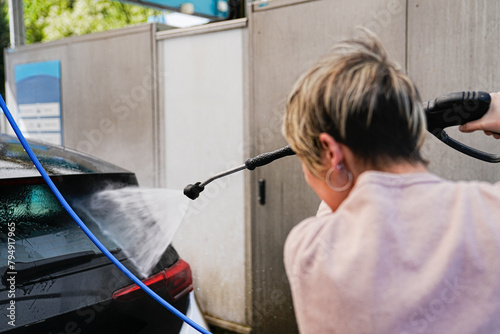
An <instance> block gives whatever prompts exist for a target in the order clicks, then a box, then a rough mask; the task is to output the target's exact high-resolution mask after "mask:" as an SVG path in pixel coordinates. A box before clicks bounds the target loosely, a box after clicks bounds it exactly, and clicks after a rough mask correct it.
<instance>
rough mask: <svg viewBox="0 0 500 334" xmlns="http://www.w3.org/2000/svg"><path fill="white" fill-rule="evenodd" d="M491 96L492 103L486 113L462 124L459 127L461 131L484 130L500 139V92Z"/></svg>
mask: <svg viewBox="0 0 500 334" xmlns="http://www.w3.org/2000/svg"><path fill="white" fill-rule="evenodd" d="M490 96H491V104H490V108H489V109H488V111H487V112H486V114H484V116H483V117H481V118H480V119H478V120H476V121H472V122H469V123H466V124H464V125H461V126H460V127H459V130H460V131H462V132H473V131H476V130H483V132H484V133H485V134H486V135H488V136H493V137H494V138H495V139H500V92H499V93H491V94H490Z"/></svg>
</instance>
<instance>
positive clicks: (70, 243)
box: [0, 178, 117, 262]
mask: <svg viewBox="0 0 500 334" xmlns="http://www.w3.org/2000/svg"><path fill="white" fill-rule="evenodd" d="M66 200H68V202H70V203H71V202H72V201H75V200H77V198H66ZM77 213H78V214H79V215H82V213H81V212H77ZM80 217H81V218H82V219H83V220H84V221H85V223H86V225H87V226H88V227H89V229H90V230H91V231H92V233H94V234H95V235H96V237H97V238H98V239H99V240H100V241H101V242H102V243H103V244H104V245H105V246H106V248H108V249H116V248H117V246H116V244H114V243H113V241H111V240H110V239H109V238H108V237H106V236H105V235H103V233H102V232H101V231H100V230H99V228H98V227H97V225H96V224H95V223H94V222H92V221H89V220H88V218H87V217H84V216H80ZM0 223H1V225H2V229H1V231H0V240H1V241H2V243H3V242H5V243H7V241H8V240H9V239H8V236H9V235H8V232H9V231H12V228H11V229H8V228H7V226H9V227H12V226H13V227H14V233H13V234H11V236H14V237H15V261H16V262H31V261H37V260H41V259H45V258H51V257H55V256H60V255H66V254H71V253H76V252H81V251H87V250H92V251H96V252H99V250H98V248H97V247H96V246H95V245H94V244H93V243H92V241H91V240H90V239H89V238H88V237H87V236H86V235H85V233H84V232H83V231H82V230H81V229H80V228H79V226H78V224H77V223H76V222H75V221H74V220H73V219H72V218H71V217H70V216H69V214H68V213H67V212H66V210H64V208H63V207H62V206H61V204H60V203H59V201H58V200H57V198H56V197H55V196H54V194H53V193H52V192H51V190H50V189H49V187H48V186H47V185H46V184H45V183H41V182H40V180H32V179H29V178H27V179H18V180H16V181H15V182H9V184H3V185H0ZM7 252H8V248H7V247H0V258H3V259H5V258H7V255H8V254H7Z"/></svg>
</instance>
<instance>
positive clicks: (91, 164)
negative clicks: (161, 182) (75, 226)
mask: <svg viewBox="0 0 500 334" xmlns="http://www.w3.org/2000/svg"><path fill="white" fill-rule="evenodd" d="M28 143H29V145H30V147H31V149H32V150H33V152H34V153H35V155H36V157H37V158H38V160H39V161H40V163H41V164H42V166H43V168H44V169H45V170H46V172H47V174H49V175H51V176H55V175H72V174H91V173H131V172H130V171H128V170H126V169H123V168H121V167H118V166H116V165H113V164H111V163H109V162H106V161H104V160H101V159H99V158H96V157H93V156H90V155H87V154H84V153H81V152H77V151H75V150H72V149H69V148H66V147H62V146H57V145H52V144H47V143H43V142H37V141H34V140H29V141H28ZM33 176H40V174H39V172H38V170H37V169H36V168H35V166H34V164H33V162H32V161H31V159H30V158H29V156H28V154H27V153H26V152H25V150H24V148H23V147H22V145H21V143H20V142H19V140H18V139H17V138H16V137H14V136H10V135H6V134H0V179H5V178H19V177H33Z"/></svg>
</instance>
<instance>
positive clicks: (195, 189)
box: [184, 145, 295, 200]
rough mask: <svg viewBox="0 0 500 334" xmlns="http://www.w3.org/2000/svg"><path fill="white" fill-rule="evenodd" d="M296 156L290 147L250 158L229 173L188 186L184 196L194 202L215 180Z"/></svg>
mask: <svg viewBox="0 0 500 334" xmlns="http://www.w3.org/2000/svg"><path fill="white" fill-rule="evenodd" d="M294 154H295V152H294V151H293V150H292V149H291V148H290V146H288V145H287V146H285V147H282V148H280V149H278V150H275V151H272V152H267V153H262V154H259V155H258V156H256V157H253V158H250V159H248V160H247V161H245V164H243V165H241V166H238V167H235V168H233V169H230V170H228V171H225V172H222V173H220V174H217V175H214V176H212V177H211V178H209V179H208V180H206V181H204V182H196V183H195V184H188V185H187V186H186V187H185V188H184V195H186V196H187V197H189V198H190V199H193V200H194V199H196V198H198V196H199V195H200V193H201V192H202V191H203V190H204V189H205V186H206V185H207V184H209V183H210V182H212V181H214V180H217V179H219V178H221V177H223V176H226V175H230V174H233V173H236V172H239V171H240V170H244V169H248V170H254V169H255V168H257V167H260V166H264V165H267V164H268V163H271V162H273V161H274V160H276V159H279V158H283V157H286V156H289V155H294Z"/></svg>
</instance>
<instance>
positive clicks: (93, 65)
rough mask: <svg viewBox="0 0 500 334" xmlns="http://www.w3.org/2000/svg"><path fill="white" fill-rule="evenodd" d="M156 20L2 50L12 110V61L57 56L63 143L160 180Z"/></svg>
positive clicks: (149, 181) (148, 181)
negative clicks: (154, 21)
mask: <svg viewBox="0 0 500 334" xmlns="http://www.w3.org/2000/svg"><path fill="white" fill-rule="evenodd" d="M155 32H156V27H155V25H151V24H147V25H140V26H135V27H130V28H125V29H120V30H116V31H110V32H105V33H98V34H92V35H86V36H80V37H74V38H68V39H64V40H60V41H56V42H50V43H43V44H34V45H28V46H23V47H19V48H16V49H15V50H14V51H10V52H7V53H6V58H5V62H6V67H5V68H6V70H7V71H6V81H7V87H6V88H7V89H6V90H7V100H8V101H7V102H8V104H9V107H10V109H13V110H15V109H16V108H15V105H16V86H15V82H14V66H15V65H17V64H22V63H31V62H40V61H47V60H60V62H61V87H62V88H61V100H62V120H63V142H64V145H65V146H67V147H70V148H73V149H77V150H79V151H82V152H85V153H89V154H91V155H94V156H96V157H99V158H103V159H105V160H107V161H109V162H112V163H115V164H116V165H119V166H121V167H123V168H126V169H129V170H131V171H133V172H135V173H136V174H137V176H138V179H139V182H140V184H141V185H143V186H153V185H155V184H156V183H157V180H156V177H157V174H158V172H157V169H158V161H157V160H156V158H157V154H156V150H157V143H158V140H157V138H156V137H157V134H158V128H157V126H158V122H157V121H156V118H157V116H158V115H157V109H156V79H155V78H156V68H155V47H156V44H155V41H154V33H155Z"/></svg>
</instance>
